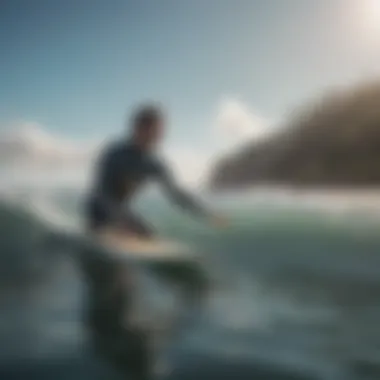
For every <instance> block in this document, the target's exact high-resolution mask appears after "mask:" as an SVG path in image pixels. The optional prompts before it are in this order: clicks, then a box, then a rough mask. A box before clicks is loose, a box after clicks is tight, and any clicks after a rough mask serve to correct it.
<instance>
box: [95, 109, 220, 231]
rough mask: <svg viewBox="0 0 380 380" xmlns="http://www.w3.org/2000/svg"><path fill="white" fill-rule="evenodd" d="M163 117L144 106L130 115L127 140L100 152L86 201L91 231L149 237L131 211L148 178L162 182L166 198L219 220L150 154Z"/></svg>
mask: <svg viewBox="0 0 380 380" xmlns="http://www.w3.org/2000/svg"><path fill="white" fill-rule="evenodd" d="M164 129H165V116H164V114H163V112H162V110H161V109H160V108H158V107H155V106H152V105H147V106H143V107H141V108H140V109H138V110H137V111H136V113H135V114H134V116H133V117H132V122H131V130H130V134H129V136H128V138H127V139H125V138H124V139H121V141H117V142H114V143H112V144H110V146H108V147H107V148H106V150H105V152H104V153H103V154H102V155H101V158H100V162H99V163H98V167H97V178H96V182H95V188H94V190H93V192H92V194H91V196H90V200H89V204H88V206H89V207H88V222H89V227H90V229H91V230H98V229H101V228H104V227H110V226H112V227H114V228H118V229H121V230H122V231H123V232H124V233H126V234H130V235H136V236H137V237H142V238H150V237H152V236H153V235H154V234H153V230H152V228H151V227H150V226H149V225H148V224H147V223H146V222H145V221H143V219H142V218H141V217H140V216H138V215H136V214H135V213H134V212H133V211H132V210H131V207H130V206H131V202H132V200H133V196H134V195H136V193H137V192H138V191H139V190H140V188H141V186H142V185H143V184H144V183H145V182H146V181H148V180H154V181H157V182H158V183H160V184H161V185H162V188H163V189H164V190H165V192H166V194H167V195H168V196H169V198H170V199H171V200H172V201H174V203H176V204H177V205H179V206H180V207H182V208H184V209H186V210H188V211H190V212H192V213H193V214H195V215H197V216H201V217H205V218H206V219H207V220H209V221H210V222H211V223H212V224H214V225H219V224H221V223H222V222H223V221H222V219H221V218H220V217H216V216H214V215H212V214H210V213H209V212H208V211H206V208H205V207H204V206H203V205H201V203H200V201H198V200H195V198H194V197H193V196H191V195H190V194H188V193H187V192H185V191H184V190H183V189H180V188H179V186H178V185H177V184H176V182H175V181H174V178H173V176H172V175H171V174H170V170H169V169H168V167H167V166H166V165H165V164H164V163H163V162H162V161H161V160H160V159H158V157H157V156H156V155H155V154H154V153H155V149H156V147H157V145H158V143H159V142H160V141H161V139H162V137H163V135H164Z"/></svg>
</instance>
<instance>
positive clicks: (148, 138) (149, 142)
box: [139, 120, 165, 150]
mask: <svg viewBox="0 0 380 380" xmlns="http://www.w3.org/2000/svg"><path fill="white" fill-rule="evenodd" d="M164 127H165V126H164V121H163V120H158V121H155V122H154V123H152V124H150V125H149V126H147V127H146V128H143V129H142V130H141V132H140V136H139V141H140V144H141V145H142V147H143V148H144V149H146V150H153V149H155V148H156V147H157V145H158V144H159V143H160V142H161V140H162V138H163V132H164Z"/></svg>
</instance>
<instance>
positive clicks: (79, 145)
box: [0, 122, 99, 185]
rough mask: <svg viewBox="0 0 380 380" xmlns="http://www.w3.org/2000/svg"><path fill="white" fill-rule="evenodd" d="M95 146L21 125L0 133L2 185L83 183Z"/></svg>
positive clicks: (40, 127) (33, 125)
mask: <svg viewBox="0 0 380 380" xmlns="http://www.w3.org/2000/svg"><path fill="white" fill-rule="evenodd" d="M98 148H99V143H97V142H95V141H93V142H91V141H90V142H88V141H86V142H80V141H73V140H69V139H66V138H63V137H61V136H55V135H52V134H50V133H47V132H46V131H45V130H44V128H43V127H42V126H41V125H39V124H37V123H29V122H23V123H18V124H15V125H13V126H11V127H9V128H6V129H5V131H3V132H2V133H1V134H0V174H1V180H2V181H1V182H2V184H3V185H4V184H7V183H9V184H17V183H18V184H24V183H33V184H36V183H40V184H42V183H49V184H51V183H54V182H55V183H62V182H66V183H70V182H77V181H79V182H82V181H83V182H84V181H85V179H86V177H87V176H88V173H89V168H90V165H91V161H92V158H93V156H94V154H95V152H96V151H97V149H98Z"/></svg>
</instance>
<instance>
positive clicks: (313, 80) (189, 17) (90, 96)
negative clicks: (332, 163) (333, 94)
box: [0, 0, 380, 145]
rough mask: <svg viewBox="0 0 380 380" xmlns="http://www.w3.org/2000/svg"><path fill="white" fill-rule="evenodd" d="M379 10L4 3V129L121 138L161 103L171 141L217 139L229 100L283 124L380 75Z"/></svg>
mask: <svg viewBox="0 0 380 380" xmlns="http://www.w3.org/2000/svg"><path fill="white" fill-rule="evenodd" d="M378 3H379V2H378V1H376V0H318V1H315V0H191V1H186V0H134V1H129V0H107V1H106V0H66V1H60V0H33V1H29V0H3V1H1V2H0V49H1V60H0V126H1V127H5V126H9V125H11V124H12V123H14V122H17V121H19V120H26V121H31V122H36V123H39V124H41V125H43V126H44V128H46V129H48V130H51V131H53V132H59V133H61V134H62V133H63V134H65V135H67V136H71V137H74V138H76V137H81V138H82V137H87V136H93V135H104V134H107V133H110V134H114V133H115V132H117V131H119V130H120V129H121V128H122V126H123V123H124V119H125V116H126V113H127V111H128V109H130V107H131V106H132V105H134V104H136V103H138V102H139V101H144V100H146V99H147V100H149V99H153V100H158V101H161V102H162V103H163V104H165V105H166V106H167V108H168V110H169V111H170V113H171V115H172V126H173V127H172V130H171V137H170V140H171V141H172V142H175V143H178V144H179V145H181V144H182V145H183V144H187V143H188V142H189V141H190V142H191V144H194V143H197V144H200V145H202V144H209V143H210V139H208V138H206V137H205V136H206V135H207V134H205V131H207V130H208V128H209V125H210V122H211V121H212V117H213V112H214V111H215V109H216V107H217V105H218V103H219V102H220V100H221V99H224V98H232V99H239V100H241V101H242V102H244V104H246V105H248V106H249V107H250V109H251V110H252V112H254V113H258V114H259V115H261V116H263V117H264V118H268V119H270V120H281V119H282V118H283V117H284V115H285V114H286V112H288V110H290V109H292V108H293V107H294V106H295V105H297V104H299V103H302V101H303V100H304V99H305V98H308V97H310V96H315V95H316V94H318V93H320V92H321V91H323V90H324V89H326V88H327V87H332V86H334V85H336V84H341V83H349V82H351V81H354V80H355V79H357V78H359V77H360V76H362V75H363V74H365V72H366V71H367V70H374V69H373V67H374V65H375V64H374V62H376V58H379V55H377V54H379V52H380V49H379V46H380V44H379V41H380V28H379V29H376V27H373V28H370V27H369V24H370V23H373V25H372V26H375V25H376V24H377V23H379V24H380V5H378ZM367 8H368V9H367ZM376 12H378V14H377V15H378V19H376V18H374V17H373V15H374V14H375V15H376ZM367 18H368V19H367ZM370 26H371V25H370ZM376 55H377V56H376Z"/></svg>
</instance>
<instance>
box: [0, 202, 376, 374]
mask: <svg viewBox="0 0 380 380" xmlns="http://www.w3.org/2000/svg"><path fill="white" fill-rule="evenodd" d="M44 202H45V204H44V206H43V207H25V206H20V204H19V203H18V202H11V203H9V202H8V201H7V202H3V203H1V204H0V224H1V229H0V231H1V235H0V252H1V253H0V255H1V256H0V265H1V270H0V280H1V284H2V288H1V289H2V292H1V299H0V301H1V302H0V307H1V318H0V323H1V326H2V327H3V329H2V330H1V331H0V334H1V337H0V342H2V344H0V364H1V365H0V375H1V373H3V372H4V371H5V372H4V374H7V375H9V374H13V375H15V374H16V375H17V374H18V373H19V372H18V371H20V370H19V369H17V366H12V365H11V364H9V363H12V362H14V361H17V360H18V361H20V360H23V361H25V360H27V362H28V363H29V364H28V365H29V366H30V367H28V368H29V369H28V371H30V373H35V374H36V376H40V375H41V377H42V378H43V374H44V373H45V374H46V373H48V372H49V371H51V373H54V371H56V370H57V368H58V367H59V368H60V369H59V370H60V371H61V373H62V374H64V373H67V378H69V377H70V378H78V379H79V378H81V379H82V378H86V376H89V378H90V377H91V378H94V377H93V376H94V374H97V373H98V370H96V369H95V368H96V365H98V364H97V363H96V360H94V359H92V358H91V355H90V354H89V351H88V350H87V351H86V349H83V346H81V345H82V344H83V339H84V338H83V336H84V331H83V329H82V325H81V322H80V321H81V313H82V311H83V307H84V304H85V303H84V300H85V287H84V284H83V281H82V279H81V275H80V272H79V271H78V268H77V265H76V262H75V258H73V256H72V255H65V254H64V253H65V252H62V251H64V250H65V249H67V248H66V246H62V248H61V252H60V255H55V254H54V252H53V250H52V249H51V248H50V247H49V245H48V246H46V245H44V242H45V241H46V239H47V237H49V236H50V235H51V234H52V232H53V233H56V226H57V224H54V223H51V224H49V223H46V218H44V219H43V220H42V219H41V218H39V215H40V211H41V210H42V209H43V210H44V213H45V216H46V215H47V214H48V215H50V216H51V217H52V218H53V219H54V218H56V217H58V215H59V216H60V217H62V218H66V220H67V218H72V219H70V220H78V215H73V211H75V210H76V211H75V212H77V206H73V205H74V204H75V205H77V204H79V203H78V199H76V198H75V197H74V196H70V197H57V196H55V197H51V198H49V201H47V199H45V201H44ZM47 203H49V204H50V206H49V207H47ZM68 203H70V204H68ZM31 204H33V202H32V203H31ZM218 205H219V206H220V207H222V208H223V207H224V209H225V210H226V212H228V214H229V215H230V218H231V220H232V225H231V227H230V228H229V229H227V230H225V231H214V230H211V229H208V228H206V227H204V226H203V225H201V224H198V223H196V222H194V221H192V220H190V219H188V218H187V217H186V216H182V215H180V214H179V213H177V212H176V211H174V210H173V209H171V208H170V207H169V206H168V205H167V204H165V203H162V202H158V201H155V200H150V201H149V202H146V203H144V202H142V204H141V205H138V208H139V209H140V211H141V212H143V213H144V215H145V216H146V217H147V218H149V220H151V222H152V224H153V225H155V226H156V228H157V230H158V232H159V233H160V234H162V235H164V236H170V237H172V238H176V239H179V240H181V241H184V242H186V243H188V244H192V245H193V246H195V247H197V249H198V250H199V251H200V252H202V253H203V254H204V260H205V265H206V267H207V272H208V276H209V277H210V278H215V279H217V280H218V283H219V284H221V286H219V287H218V289H217V290H215V292H214V293H213V294H211V295H210V298H209V300H208V302H207V304H206V305H205V308H204V313H203V315H202V316H201V317H200V318H199V320H197V323H196V324H195V326H193V327H192V328H191V329H190V330H189V331H188V332H184V334H183V335H182V336H181V338H178V339H177V341H176V342H175V344H174V348H173V353H172V354H171V356H172V360H173V362H175V363H176V365H177V366H178V368H177V372H175V373H176V374H177V375H172V378H173V379H174V378H176V376H178V378H181V379H183V378H185V379H186V378H187V379H192V378H199V377H202V376H207V377H208V378H214V377H215V378H220V376H221V375H222V374H224V375H225V374H226V371H232V373H234V374H235V375H237V374H239V378H242V379H244V378H247V379H250V378H252V377H253V376H261V378H265V377H267V378H273V379H285V378H287V379H302V378H304V379H309V378H320V379H331V378H333V379H339V378H341V379H346V378H352V379H362V378H369V379H372V378H373V379H375V378H379V376H380V369H379V368H380V363H378V357H379V355H378V347H379V346H380V329H379V328H378V321H379V318H380V301H379V299H380V254H379V252H380V238H379V237H378V233H377V229H378V224H377V222H375V223H374V222H373V221H371V223H370V222H369V221H368V220H369V219H366V218H365V217H364V216H363V215H362V214H361V213H358V211H357V210H355V211H354V212H353V213H352V214H350V213H348V212H347V210H346V209H345V211H344V212H343V213H337V212H330V213H325V212H321V209H320V208H318V209H311V208H310V207H296V206H295V205H294V204H287V205H286V207H284V206H283V205H282V206H280V205H279V204H276V205H274V203H273V202H272V201H270V200H268V199H264V200H262V201H255V202H253V201H252V200H250V199H244V198H240V199H239V200H234V201H233V202H231V201H229V202H227V201H224V202H221V203H220V204H218ZM331 208H332V207H327V209H330V211H331ZM53 210H54V212H53ZM53 216H54V217H53ZM44 221H45V222H44ZM73 223H74V222H73ZM52 226H54V228H53V227H52ZM62 253H63V254H62ZM151 280H152V279H149V278H147V279H145V280H144V284H145V285H146V286H147V287H150V293H151V294H153V293H154V294H155V297H156V298H155V300H156V302H157V308H160V307H161V308H163V306H162V305H165V308H166V307H167V306H168V305H169V304H170V303H171V302H172V301H173V298H172V295H171V294H169V293H170V292H169V291H168V289H165V288H164V287H158V285H157V283H155V282H152V281H151ZM153 298H154V297H153ZM157 300H158V301H157ZM149 302H153V301H152V298H150V299H149ZM26 314H27V315H28V317H24V318H22V316H25V315H26ZM25 334H27V336H28V337H29V338H30V341H31V342H33V344H29V345H28V344H22V343H21V342H24V341H25V336H26V335H25ZM3 342H5V343H3ZM10 342H13V343H12V344H10ZM32 359H33V360H32ZM63 359H64V360H63ZM54 360H58V363H59V364H57V365H56V366H53V365H52V364H51V363H55V361H54ZM49 363H50V364H49ZM78 363H80V364H78ZM1 368H3V369H1ZM194 368H198V370H197V371H198V372H196V370H195V369H194ZM226 368H229V369H226ZM1 371H3V372H1ZM33 371H34V372H33ZM46 371H47V372H46ZM65 371H66V372H65ZM202 371H203V372H202ZM49 373H50V372H49ZM51 373H50V374H51ZM16 375H15V376H16ZM20 376H21V375H20ZM62 376H63V375H62ZM186 376H187V377H186ZM231 376H232V375H231ZM364 376H367V377H364ZM62 378H66V377H62ZM95 378H96V377H95ZM226 378H228V377H226ZM231 378H233V377H231Z"/></svg>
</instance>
